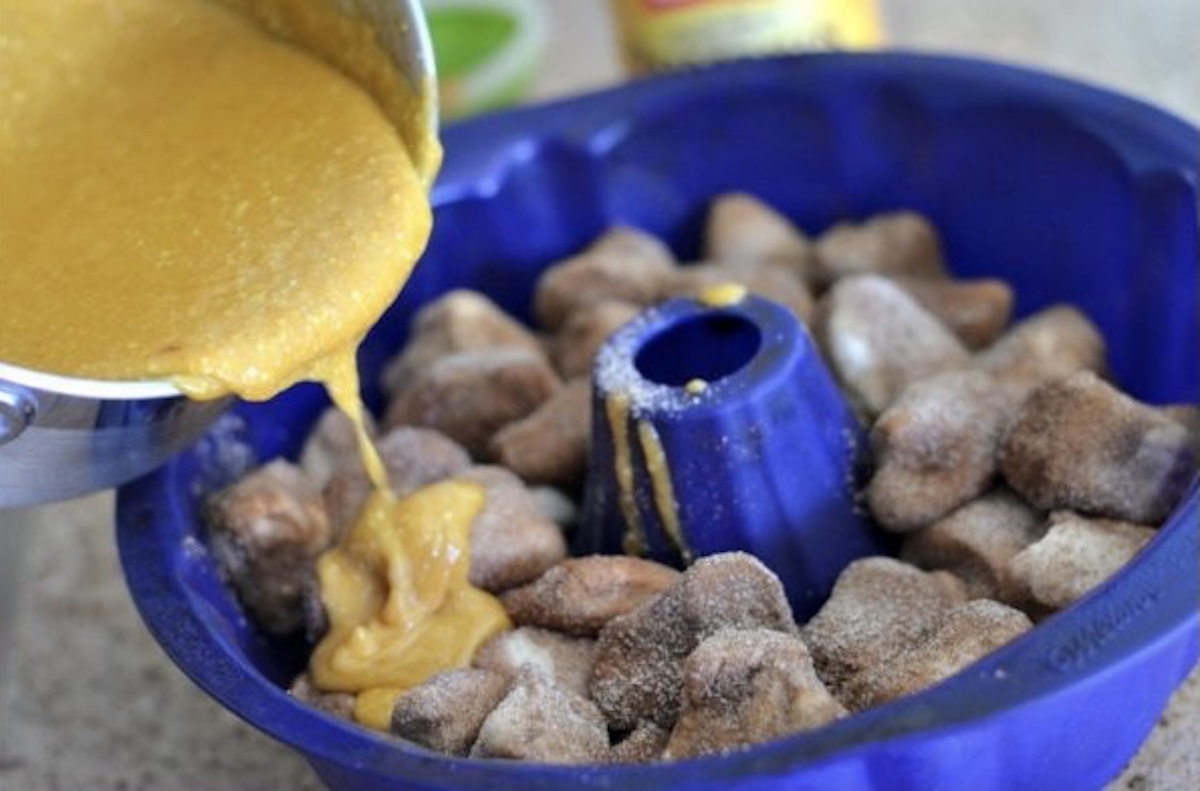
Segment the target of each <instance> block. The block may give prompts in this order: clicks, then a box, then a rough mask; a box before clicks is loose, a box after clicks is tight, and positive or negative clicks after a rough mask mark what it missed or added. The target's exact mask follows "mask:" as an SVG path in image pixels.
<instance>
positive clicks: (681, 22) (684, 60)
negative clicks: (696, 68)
mask: <svg viewBox="0 0 1200 791" xmlns="http://www.w3.org/2000/svg"><path fill="white" fill-rule="evenodd" d="M610 2H611V3H612V9H613V13H614V14H615V18H616V23H617V31H618V35H619V36H620V42H621V48H622V57H623V59H624V61H625V65H626V68H628V70H629V71H630V72H631V73H633V74H640V73H645V72H649V71H656V70H659V69H663V68H670V67H672V66H680V65H684V64H689V63H705V62H709V61H714V60H725V59H728V58H736V57H742V56H747V55H767V54H772V53H778V52H803V51H810V50H827V49H860V48H870V47H875V46H878V45H879V44H880V43H881V42H882V38H883V34H882V25H881V23H880V17H879V13H878V8H877V7H876V5H875V0H610Z"/></svg>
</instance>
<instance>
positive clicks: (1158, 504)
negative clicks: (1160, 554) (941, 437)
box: [1000, 371, 1200, 525]
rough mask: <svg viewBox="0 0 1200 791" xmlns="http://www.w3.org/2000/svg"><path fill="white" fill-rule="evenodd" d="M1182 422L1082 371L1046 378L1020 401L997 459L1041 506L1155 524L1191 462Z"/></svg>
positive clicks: (1179, 490)
mask: <svg viewBox="0 0 1200 791" xmlns="http://www.w3.org/2000/svg"><path fill="white" fill-rule="evenodd" d="M1198 463H1200V460H1198V459H1197V458H1196V453H1195V449H1194V448H1193V445H1192V440H1191V438H1190V437H1189V436H1188V432H1187V429H1186V428H1184V426H1183V425H1182V424H1180V423H1179V422H1177V421H1175V420H1172V419H1170V418H1169V417H1167V416H1166V415H1164V414H1163V413H1162V411H1161V410H1157V409H1153V408H1151V407H1148V406H1146V405H1145V404H1141V403H1139V402H1137V401H1135V400H1133V399H1132V398H1130V397H1129V396H1127V395H1125V394H1124V393H1122V392H1120V391H1119V390H1117V389H1116V388H1114V387H1113V386H1112V385H1110V384H1108V383H1106V382H1104V381H1103V380H1101V379H1100V378H1099V377H1097V376H1096V375H1095V374H1093V373H1091V372H1090V371H1080V372H1078V373H1075V374H1072V375H1071V376H1069V377H1066V378H1062V379H1054V380H1051V381H1049V382H1047V383H1046V384H1044V385H1042V386H1041V387H1039V388H1038V389H1037V390H1035V391H1034V392H1033V393H1032V394H1030V396H1029V398H1028V399H1027V400H1026V401H1025V403H1024V405H1023V406H1022V407H1021V410H1020V413H1019V414H1018V415H1017V418H1016V420H1015V422H1014V423H1013V426H1012V429H1011V430H1010V431H1009V434H1008V437H1007V439H1006V440H1005V443H1004V447H1003V450H1002V452H1001V456H1000V465H1001V469H1002V471H1003V473H1004V477H1005V478H1006V479H1007V480H1008V482H1009V485H1011V486H1012V487H1013V489H1015V490H1016V491H1017V492H1019V493H1020V494H1021V495H1022V496H1023V497H1025V498H1026V499H1027V500H1029V502H1030V503H1032V504H1033V505H1034V506H1036V507H1038V508H1041V509H1043V510H1051V509H1056V508H1070V509H1073V510H1077V511H1081V512H1084V513H1089V514H1095V515H1097V516H1103V517H1108V518H1111V519H1121V520H1125V521H1129V522H1137V523H1140V524H1153V525H1157V524H1160V523H1161V522H1162V521H1163V520H1164V519H1166V517H1167V514H1168V513H1170V511H1171V509H1172V508H1173V507H1174V505H1175V504H1176V503H1177V502H1179V500H1180V498H1181V497H1182V496H1183V493H1184V491H1185V490H1186V488H1187V485H1188V482H1189V481H1190V480H1191V478H1192V476H1194V475H1195V474H1196V469H1197V464H1198Z"/></svg>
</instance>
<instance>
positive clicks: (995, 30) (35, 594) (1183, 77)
mask: <svg viewBox="0 0 1200 791" xmlns="http://www.w3.org/2000/svg"><path fill="white" fill-rule="evenodd" d="M882 4H883V6H884V9H885V13H886V19H887V23H888V26H889V29H890V38H891V43H892V44H893V45H895V46H898V47H903V48H905V49H919V50H932V51H941V52H956V53H968V54H974V55H981V56H984V57H991V58H995V59H999V60H1004V61H1008V62H1013V63H1020V64H1026V65H1032V66H1035V67H1039V68H1044V69H1048V70H1051V71H1055V72H1058V73H1061V74H1065V75H1068V76H1072V77H1076V78H1080V79H1083V80H1086V81H1088V82H1092V83H1097V84H1101V85H1106V86H1109V87H1112V88H1114V89H1116V90H1119V91H1122V92H1124V93H1129V94H1132V95H1134V96H1138V97H1141V98H1144V99H1147V100H1149V101H1151V102H1153V103H1156V104H1159V105H1161V106H1163V107H1165V108H1167V109H1168V110H1171V111H1173V112H1175V113H1177V114H1179V115H1182V116H1184V117H1185V118H1188V119H1189V120H1191V121H1192V122H1193V123H1200V52H1198V51H1197V49H1196V47H1195V44H1194V41H1195V32H1196V31H1197V30H1200V2H1197V0H1148V1H1147V2H1139V0H1063V1H1062V2H1055V3H1049V2H1045V1H1044V0H1020V1H1019V2H1018V1H1017V0H1008V1H1007V2H1004V3H994V2H987V1H986V0H971V1H969V2H968V1H967V0H959V2H954V3H947V2H939V0H882ZM545 5H546V7H547V9H548V10H549V11H550V12H551V16H552V20H551V31H552V34H551V35H552V39H551V50H550V53H549V56H548V61H549V63H548V65H547V68H546V69H545V74H544V76H543V78H542V81H541V83H540V85H539V87H538V94H539V95H540V96H542V97H554V96H561V95H564V94H568V93H572V92H576V91H583V90H589V89H593V88H599V87H602V86H605V85H608V84H611V83H612V82H613V81H614V80H615V79H617V77H618V73H619V72H618V68H617V60H616V55H615V51H614V49H613V44H612V38H611V28H610V26H609V24H608V18H607V16H606V13H605V3H604V2H601V0H547V1H546V3H545ZM112 531H113V498H112V495H111V493H102V494H98V495H94V496H91V497H87V498H83V499H80V500H76V501H73V502H69V503H63V504H59V505H54V506H47V507H44V508H41V509H33V510H29V511H23V512H0V791H59V790H60V789H63V790H66V789H70V790H74V789H88V790H89V791H150V790H151V789H154V790H155V791H158V790H169V791H173V790H174V789H180V790H181V791H182V790H184V789H186V790H188V791H192V790H195V789H230V790H233V789H295V791H308V790H309V789H318V788H320V785H319V783H318V782H317V780H316V779H315V777H314V776H313V775H312V773H311V772H310V771H309V769H308V767H307V765H306V764H305V763H304V762H303V761H302V760H301V759H299V758H298V757H296V756H295V755H293V754H292V753H290V752H289V751H288V750H286V749H285V748H283V747H281V746H280V745H278V744H276V743H274V742H273V741H271V740H270V739H268V738H266V737H265V736H263V735H261V734H259V733H258V732H257V731H255V730H253V729H252V728H250V727H249V726H246V725H245V724H243V723H241V722H240V721H239V720H237V719H236V718H235V717H234V716H233V715H231V714H229V713H227V712H226V711H224V710H223V709H222V708H220V707H219V706H218V705H217V704H216V703H214V702H212V701H211V700H209V699H208V698H207V697H206V696H205V695H203V694H202V693H201V692H200V691H199V690H197V689H196V688H195V687H193V686H192V684H191V683H190V682H189V681H188V680H187V679H186V678H185V677H184V676H183V675H182V674H181V673H180V672H179V671H178V670H177V669H176V668H175V667H174V665H172V664H171V662H170V661H169V660H168V659H167V658H166V656H165V655H164V654H163V653H162V652H161V650H160V649H159V648H158V646H157V645H156V644H155V643H154V642H153V640H152V639H151V638H150V636H149V634H148V633H147V632H146V631H145V629H144V628H143V627H142V624H141V622H140V621H139V620H138V616H137V614H136V613H135V612H134V610H133V605H132V604H131V603H130V601H129V597H128V595H127V593H126V591H125V588H124V584H123V582H122V580H121V574H120V569H119V567H118V563H117V558H116V549H115V546H114V543H113V538H112ZM964 787H967V786H964ZM1110 788H1111V789H1114V790H1115V789H1129V790H1130V791H1132V790H1133V789H1138V790H1139V791H1166V790H1167V789H1172V790H1173V789H1191V788H1200V671H1197V672H1194V673H1193V674H1192V676H1191V678H1190V679H1189V680H1188V681H1187V682H1186V683H1185V684H1184V685H1183V686H1182V687H1181V688H1180V690H1179V692H1178V693H1176V695H1175V698H1174V699H1173V700H1172V702H1171V705H1170V707H1169V708H1168V709H1167V711H1166V712H1165V713H1164V715H1163V717H1162V719H1161V721H1160V723H1159V725H1158V727H1157V728H1156V729H1155V731H1154V732H1153V733H1152V734H1151V736H1150V738H1149V740H1148V741H1147V742H1146V744H1145V745H1144V746H1143V747H1142V750H1141V752H1140V753H1139V754H1138V756H1137V757H1136V758H1135V760H1134V761H1133V762H1132V763H1131V765H1130V766H1129V767H1128V768H1127V769H1126V771H1125V772H1124V773H1123V774H1122V776H1121V777H1120V778H1118V779H1116V780H1115V781H1114V782H1113V784H1112V786H1111V787H1110Z"/></svg>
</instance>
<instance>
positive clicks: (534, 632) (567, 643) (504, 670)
mask: <svg viewBox="0 0 1200 791" xmlns="http://www.w3.org/2000/svg"><path fill="white" fill-rule="evenodd" d="M595 661H596V643H595V641H594V640H590V639H588V638H582V637H569V636H567V635H564V634H560V633H559V632H552V631H550V630H549V629H538V628H537V627H533V626H521V627H518V628H516V629H513V630H512V631H508V632H501V633H500V634H498V635H496V636H495V637H493V638H492V639H491V640H489V641H488V642H486V643H484V644H483V645H482V646H480V648H479V650H478V651H476V652H475V658H474V659H473V660H471V663H472V665H474V666H475V667H478V668H483V669H485V670H491V671H493V672H495V673H499V674H501V675H503V676H506V677H509V678H513V677H515V676H517V675H518V674H519V673H520V672H521V670H522V669H526V668H527V669H529V670H530V671H532V672H534V673H537V674H538V675H540V676H541V677H542V678H544V679H546V680H547V681H550V682H551V683H553V684H555V685H556V686H558V687H561V688H563V689H567V690H570V691H571V692H575V693H577V694H579V695H583V696H585V697H586V696H587V694H588V683H589V682H590V681H591V678H592V666H593V665H594V664H595Z"/></svg>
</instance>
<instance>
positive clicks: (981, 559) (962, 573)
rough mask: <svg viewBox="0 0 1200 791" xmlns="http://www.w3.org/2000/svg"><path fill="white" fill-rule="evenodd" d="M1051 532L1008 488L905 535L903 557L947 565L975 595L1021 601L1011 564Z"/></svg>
mask: <svg viewBox="0 0 1200 791" xmlns="http://www.w3.org/2000/svg"><path fill="white" fill-rule="evenodd" d="M1045 532H1046V526H1045V523H1044V520H1043V518H1042V515H1041V514H1040V513H1039V512H1037V511H1035V510H1034V509H1033V508H1031V507H1029V505H1028V504H1027V503H1026V502H1025V501H1024V500H1022V499H1021V498H1020V497H1018V496H1017V495H1016V494H1014V493H1013V492H1012V491H1011V490H1009V489H1007V488H1005V487H999V488H997V489H994V490H992V491H990V492H988V493H987V494H985V495H982V496H981V497H978V498H976V499H975V500H972V501H971V502H969V503H967V504H966V505H964V506H962V507H961V508H958V509H955V510H954V511H951V512H950V513H949V514H947V515H946V516H944V517H942V518H941V519H939V520H937V521H936V522H934V523H933V524H931V525H929V527H927V528H925V529H923V530H918V531H917V532H915V533H910V534H909V535H908V536H906V537H905V540H904V544H903V546H902V547H901V550H900V558H901V559H902V560H904V561H906V562H908V563H912V564H914V565H916V566H919V567H921V568H923V569H945V570H946V571H949V572H950V573H952V574H954V575H955V576H956V577H958V578H959V579H961V580H962V581H963V583H964V584H965V585H966V586H967V593H968V594H969V595H970V597H971V598H973V599H982V598H987V599H995V600H997V601H1001V602H1004V603H1005V604H1011V605H1014V606H1019V605H1020V604H1021V603H1022V600H1023V599H1024V591H1023V590H1022V589H1021V586H1019V585H1017V584H1016V582H1015V581H1014V580H1013V579H1012V569H1011V567H1010V563H1011V561H1012V558H1013V556H1014V555H1016V554H1017V553H1018V552H1020V551H1021V550H1023V549H1025V547H1027V546H1029V545H1030V544H1032V543H1033V542H1034V541H1036V540H1037V539H1039V538H1040V537H1041V536H1042V535H1043V534H1044V533H1045Z"/></svg>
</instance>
